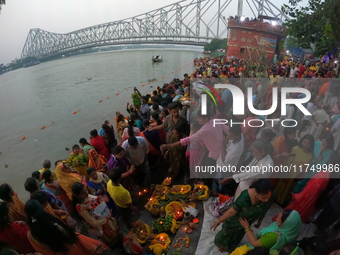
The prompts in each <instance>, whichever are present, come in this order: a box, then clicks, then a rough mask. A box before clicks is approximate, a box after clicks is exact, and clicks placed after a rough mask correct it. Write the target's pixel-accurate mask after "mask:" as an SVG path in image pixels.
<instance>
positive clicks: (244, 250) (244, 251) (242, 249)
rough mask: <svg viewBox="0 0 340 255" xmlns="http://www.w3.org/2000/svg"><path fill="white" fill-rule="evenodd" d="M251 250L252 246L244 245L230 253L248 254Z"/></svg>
mask: <svg viewBox="0 0 340 255" xmlns="http://www.w3.org/2000/svg"><path fill="white" fill-rule="evenodd" d="M248 251H250V248H249V246H248V245H243V246H240V247H237V248H236V249H235V250H234V251H233V252H232V253H230V255H244V254H247V252H248Z"/></svg>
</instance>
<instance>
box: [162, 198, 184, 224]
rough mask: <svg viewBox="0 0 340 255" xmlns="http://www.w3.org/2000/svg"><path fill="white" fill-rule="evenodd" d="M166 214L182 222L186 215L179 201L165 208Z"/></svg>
mask: <svg viewBox="0 0 340 255" xmlns="http://www.w3.org/2000/svg"><path fill="white" fill-rule="evenodd" d="M165 213H166V215H172V216H173V217H174V218H175V220H180V219H182V218H183V215H184V211H183V206H182V204H181V203H179V202H177V201H172V202H170V203H169V204H168V205H167V206H166V207H165Z"/></svg>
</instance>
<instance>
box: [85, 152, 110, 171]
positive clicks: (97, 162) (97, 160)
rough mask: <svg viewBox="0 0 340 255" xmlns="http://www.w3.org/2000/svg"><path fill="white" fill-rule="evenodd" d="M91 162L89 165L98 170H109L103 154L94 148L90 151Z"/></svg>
mask: <svg viewBox="0 0 340 255" xmlns="http://www.w3.org/2000/svg"><path fill="white" fill-rule="evenodd" d="M88 158H89V163H88V167H93V168H94V169H96V171H99V172H105V171H107V167H106V163H107V162H106V159H105V157H104V156H103V155H100V154H98V153H97V152H96V150H94V149H90V150H89V151H88Z"/></svg>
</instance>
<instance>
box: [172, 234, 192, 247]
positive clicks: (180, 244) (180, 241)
mask: <svg viewBox="0 0 340 255" xmlns="http://www.w3.org/2000/svg"><path fill="white" fill-rule="evenodd" d="M183 241H184V243H183ZM189 244H190V238H189V237H187V236H186V237H184V238H183V237H180V238H178V239H177V241H176V243H175V244H174V248H180V249H181V248H183V247H186V248H188V247H189Z"/></svg>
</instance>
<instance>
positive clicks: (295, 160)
mask: <svg viewBox="0 0 340 255" xmlns="http://www.w3.org/2000/svg"><path fill="white" fill-rule="evenodd" d="M313 151H314V137H313V136H312V135H310V134H306V135H305V136H304V137H302V139H301V140H300V142H299V144H298V145H297V146H295V147H293V148H292V150H291V151H290V155H289V157H288V159H287V160H286V162H285V165H286V166H292V167H294V166H295V168H296V169H301V170H302V171H303V172H305V170H306V166H307V165H308V164H310V163H311V161H312V159H313ZM300 167H302V168H300ZM299 173H300V171H296V172H295V171H292V172H291V173H289V175H288V176H287V179H280V180H279V182H278V184H277V186H276V191H277V193H278V197H277V199H276V202H277V203H278V204H283V203H284V202H285V200H286V198H287V196H288V194H289V192H291V186H292V184H293V182H294V180H295V178H296V177H297V175H298V174H299Z"/></svg>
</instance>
